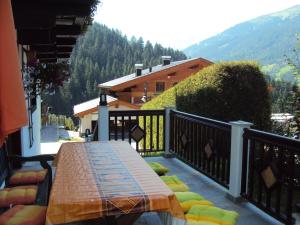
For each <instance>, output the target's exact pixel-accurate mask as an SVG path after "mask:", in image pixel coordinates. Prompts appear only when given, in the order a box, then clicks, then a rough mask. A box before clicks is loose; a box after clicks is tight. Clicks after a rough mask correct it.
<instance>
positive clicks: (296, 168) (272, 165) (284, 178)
mask: <svg viewBox="0 0 300 225" xmlns="http://www.w3.org/2000/svg"><path fill="white" fill-rule="evenodd" d="M243 138H244V144H243V171H242V178H243V179H242V188H241V190H242V193H241V194H242V196H243V197H244V198H246V199H247V200H248V201H250V202H251V203H252V204H254V205H255V206H257V207H258V208H260V209H261V210H263V211H265V212H266V213H268V214H269V215H271V216H273V217H274V218H276V219H278V220H280V221H281V222H283V223H285V224H288V225H290V224H294V222H295V220H294V218H293V217H292V213H293V211H294V210H295V204H296V203H299V201H300V198H299V197H300V192H299V189H300V142H299V141H297V140H294V139H290V138H286V137H283V136H279V135H275V134H271V133H266V132H262V131H258V130H253V129H245V130H244V135H243ZM295 199H297V201H298V202H295Z"/></svg>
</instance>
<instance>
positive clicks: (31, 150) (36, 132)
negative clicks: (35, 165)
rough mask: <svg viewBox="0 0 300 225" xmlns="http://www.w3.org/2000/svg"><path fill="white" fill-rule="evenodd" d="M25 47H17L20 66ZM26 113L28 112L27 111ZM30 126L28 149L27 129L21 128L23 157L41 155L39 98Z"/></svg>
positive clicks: (25, 59)
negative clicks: (31, 131) (31, 142)
mask: <svg viewBox="0 0 300 225" xmlns="http://www.w3.org/2000/svg"><path fill="white" fill-rule="evenodd" d="M23 47H24V48H26V46H21V45H19V46H18V51H19V59H20V65H21V67H22V59H23V63H24V64H25V63H26V62H27V58H26V54H25V52H24V51H23V50H22V49H23ZM26 108H27V109H28V101H27V100H26ZM27 112H28V110H27ZM32 125H33V128H32V129H33V145H32V146H31V147H30V136H29V127H28V126H24V127H22V128H21V147H22V155H23V156H32V155H38V154H40V153H41V97H40V96H38V97H37V99H36V110H35V111H34V113H33V114H32Z"/></svg>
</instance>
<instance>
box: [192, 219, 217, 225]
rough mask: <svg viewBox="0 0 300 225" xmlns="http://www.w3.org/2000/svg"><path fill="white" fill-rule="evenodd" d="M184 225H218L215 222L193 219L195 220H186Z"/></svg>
mask: <svg viewBox="0 0 300 225" xmlns="http://www.w3.org/2000/svg"><path fill="white" fill-rule="evenodd" d="M186 225H218V224H217V223H212V222H210V221H207V220H206V221H205V220H203V221H195V220H187V223H186Z"/></svg>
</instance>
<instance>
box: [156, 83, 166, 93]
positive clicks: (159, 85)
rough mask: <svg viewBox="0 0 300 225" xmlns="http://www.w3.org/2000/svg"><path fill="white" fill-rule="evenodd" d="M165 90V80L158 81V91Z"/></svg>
mask: <svg viewBox="0 0 300 225" xmlns="http://www.w3.org/2000/svg"><path fill="white" fill-rule="evenodd" d="M164 90H165V82H156V92H163V91H164Z"/></svg>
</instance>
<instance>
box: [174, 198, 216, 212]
mask: <svg viewBox="0 0 300 225" xmlns="http://www.w3.org/2000/svg"><path fill="white" fill-rule="evenodd" d="M194 205H209V206H213V205H214V204H213V203H212V202H210V201H207V200H188V201H185V202H181V203H180V206H181V208H182V210H183V212H184V213H187V212H188V211H189V210H190V209H191V207H192V206H194Z"/></svg>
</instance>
